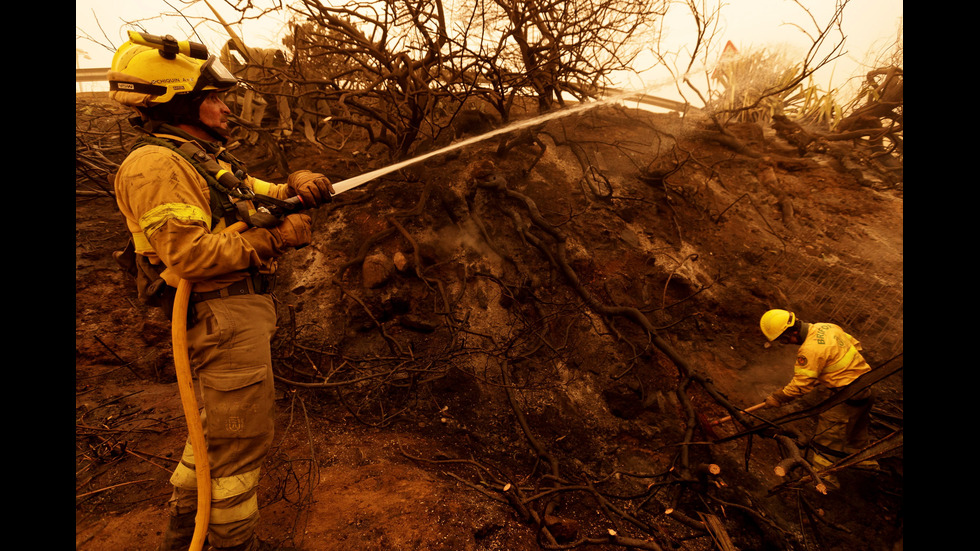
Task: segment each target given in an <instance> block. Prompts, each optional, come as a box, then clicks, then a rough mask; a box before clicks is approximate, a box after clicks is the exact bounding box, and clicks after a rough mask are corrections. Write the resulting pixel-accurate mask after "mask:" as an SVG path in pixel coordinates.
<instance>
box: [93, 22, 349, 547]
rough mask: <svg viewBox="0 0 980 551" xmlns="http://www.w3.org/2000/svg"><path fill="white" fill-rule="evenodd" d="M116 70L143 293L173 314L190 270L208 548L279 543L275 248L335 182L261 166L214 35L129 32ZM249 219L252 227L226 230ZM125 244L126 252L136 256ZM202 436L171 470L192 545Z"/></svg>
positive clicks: (181, 526) (180, 538)
mask: <svg viewBox="0 0 980 551" xmlns="http://www.w3.org/2000/svg"><path fill="white" fill-rule="evenodd" d="M129 38H130V40H129V42H127V43H125V44H123V45H122V46H121V47H120V48H119V50H118V51H117V52H116V54H115V56H114V58H113V60H112V67H111V69H110V70H109V73H108V80H109V84H110V92H109V94H110V97H111V98H112V99H114V100H115V101H118V102H119V103H121V104H123V105H126V106H129V107H132V108H134V109H135V111H136V116H134V117H133V119H131V122H132V124H133V126H134V127H135V128H136V129H137V131H138V132H139V133H140V136H139V138H138V139H137V141H136V143H135V144H134V146H133V149H132V151H131V152H130V153H129V155H128V156H127V157H126V159H125V160H124V161H123V163H122V164H121V166H120V167H119V170H118V172H117V174H116V176H115V182H114V187H115V192H116V201H117V204H118V207H119V210H120V212H121V213H122V214H123V216H124V218H125V220H126V224H127V227H128V229H129V231H130V233H131V234H132V236H131V237H132V240H131V244H130V246H129V247H128V250H129V254H128V259H129V263H130V264H131V265H133V266H134V267H135V270H134V271H135V275H136V279H137V291H138V293H139V296H140V297H141V299H143V300H144V301H146V302H147V303H149V304H154V305H159V306H161V307H163V308H164V309H165V310H166V312H167V313H168V315H169V313H170V311H171V308H172V304H173V297H174V294H175V289H176V287H177V285H178V283H179V282H180V281H181V280H186V281H188V282H191V283H192V285H193V287H192V291H193V292H192V293H191V295H190V299H189V304H188V309H187V310H188V320H187V348H188V352H187V353H188V358H189V363H190V366H191V369H192V371H193V375H194V377H195V378H196V379H197V381H198V383H199V385H200V389H199V395H200V397H201V401H202V406H203V411H202V412H201V422H202V425H203V433H204V435H205V439H206V444H207V446H206V447H207V457H208V461H209V464H210V475H211V508H210V513H209V516H210V523H209V526H208V531H207V544H208V545H209V546H210V547H209V549H230V550H236V551H256V550H259V549H267V548H270V547H268V546H267V544H265V543H264V542H261V541H259V540H258V538H257V536H256V525H257V523H258V520H259V508H258V501H257V495H256V489H257V486H258V481H259V472H260V466H261V465H262V463H263V460H264V459H265V457H266V453H267V451H268V450H269V447H270V444H271V442H272V438H273V427H274V407H275V404H274V390H273V375H272V367H271V351H270V340H271V338H272V335H273V333H274V331H275V328H276V310H275V306H274V304H273V300H272V297H271V295H270V293H271V292H272V278H273V276H274V274H275V270H276V262H277V259H278V258H279V257H280V256H281V255H282V254H284V253H285V252H286V251H289V250H291V249H294V248H298V247H302V246H305V245H307V244H308V243H309V242H310V239H311V219H310V217H309V216H308V215H307V214H303V213H301V212H293V211H295V210H298V209H294V208H293V207H292V206H293V205H297V204H300V203H301V206H302V208H313V207H316V206H318V205H320V204H322V203H325V202H329V201H330V198H331V194H332V193H333V187H332V185H331V183H330V182H329V181H328V180H327V178H325V177H324V176H323V175H321V174H317V173H313V172H310V171H307V170H301V171H298V172H294V173H292V174H290V175H289V177H288V181H287V182H286V183H285V184H276V183H271V182H266V181H262V180H259V179H257V178H254V177H252V176H249V175H248V174H247V172H246V167H245V166H244V164H242V163H241V162H240V161H239V160H237V159H235V158H234V157H233V156H232V155H231V154H230V153H229V152H228V151H227V150H225V145H226V142H227V139H228V136H229V127H228V119H227V116H228V115H229V114H230V112H231V111H230V110H229V108H228V107H227V106H226V105H225V103H224V101H223V99H222V94H223V93H224V92H226V91H229V90H231V89H233V88H235V87H236V86H237V84H238V82H237V80H236V79H235V78H234V77H233V76H232V75H231V74H230V73H229V72H228V71H227V70H226V69H225V68H224V67H223V66H222V65H221V63H220V62H219V61H218V59H217V58H216V57H215V56H213V55H209V54H208V52H207V48H206V47H204V46H203V45H200V44H196V43H192V42H187V41H177V40H176V39H174V38H173V37H171V36H166V37H158V36H153V35H148V34H142V33H136V32H132V31H131V32H130V35H129ZM238 221H246V222H248V223H249V227H248V228H247V229H245V230H243V231H240V232H234V231H230V232H224V233H222V230H223V229H225V228H227V227H228V226H229V225H231V224H233V223H235V222H238ZM125 261H126V255H125V253H124V257H123V258H120V262H121V263H124V264H125ZM194 466H195V458H194V454H193V449H192V447H191V445H190V442H188V444H187V445H186V446H185V448H184V451H183V455H182V457H181V460H180V463H179V464H178V466H177V467H176V469H175V470H174V473H173V476H172V477H171V479H170V480H171V483H172V484H173V487H174V488H173V494H172V496H171V498H170V502H169V509H170V519H169V524H168V527H167V530H166V532H165V534H164V541H163V543H162V545H161V547H160V548H161V549H163V550H176V549H187V547H188V545H189V544H190V542H191V539H192V536H193V534H194V527H195V516H196V512H197V480H196V473H195V470H194Z"/></svg>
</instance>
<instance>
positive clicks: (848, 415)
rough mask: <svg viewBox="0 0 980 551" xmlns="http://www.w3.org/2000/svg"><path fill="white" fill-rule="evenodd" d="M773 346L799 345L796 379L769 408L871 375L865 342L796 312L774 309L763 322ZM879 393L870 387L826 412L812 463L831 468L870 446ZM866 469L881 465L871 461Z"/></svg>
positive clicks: (819, 422) (771, 398)
mask: <svg viewBox="0 0 980 551" xmlns="http://www.w3.org/2000/svg"><path fill="white" fill-rule="evenodd" d="M759 325H760V327H761V329H762V333H763V335H765V337H766V339H767V340H768V341H769V342H778V343H781V344H788V345H799V351H798V352H797V354H796V364H795V366H794V374H793V379H792V380H791V381H790V382H789V384H787V385H786V386H785V387H783V388H782V389H779V390H777V391H775V392H773V393H772V394H771V395H769V396H768V397H767V398H766V405H767V406H769V407H779V406H782V405H784V404H787V403H789V402H791V401H793V400H795V399H796V398H798V397H800V396H802V395H804V394H807V393H809V392H810V391H812V390H814V389H816V388H817V387H819V386H822V387H824V388H827V389H832V390H833V389H840V388H843V387H845V386H847V385H849V384H851V383H852V382H854V380H855V379H857V378H858V377H860V376H861V375H864V374H865V373H867V372H869V371H871V366H869V365H868V362H867V361H865V359H864V357H863V356H862V355H861V350H862V349H861V343H860V342H858V340H857V339H855V338H854V337H852V336H851V335H849V334H847V333H846V332H845V331H844V330H843V329H841V328H840V327H839V326H837V325H834V324H832V323H807V322H804V321H802V320H800V319H799V318H797V317H796V315H795V314H794V313H793V312H790V311H788V310H781V309H774V310H769V311H768V312H766V313H765V314H763V315H762V319H761V320H760V322H759ZM873 401H874V395H873V393H872V389H871V387H868V388H865V389H864V390H862V391H860V392H859V393H857V394H856V395H855V396H853V397H851V398H849V399H847V400H845V401H844V402H843V403H841V404H839V405H837V406H834V407H832V408H830V409H828V410H826V411H824V412H822V413H821V414H820V415H819V417H818V418H817V427H816V433H815V435H814V437H813V440H812V441H811V444H812V447H813V450H814V453H813V456H812V461H813V462H814V463H815V464H816V465H817V466H819V467H827V466H829V465H831V464H833V463H834V462H836V461H837V460H840V459H841V458H843V457H845V456H847V455H850V454H852V453H854V452H856V451H858V450H861V449H863V448H865V447H867V445H868V427H869V425H870V412H871V406H872V402H873ZM862 466H866V467H874V466H876V462H874V461H868V462H865V464H864V465H862Z"/></svg>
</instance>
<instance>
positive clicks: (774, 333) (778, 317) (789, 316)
mask: <svg viewBox="0 0 980 551" xmlns="http://www.w3.org/2000/svg"><path fill="white" fill-rule="evenodd" d="M794 323H796V314H794V313H793V312H790V311H788V310H778V309H775V310H769V311H768V312H766V313H765V314H762V319H761V320H760V321H759V326H760V327H762V334H763V335H765V336H766V339H767V340H768V341H769V342H772V341H774V340H776V339H777V338H779V336H780V335H782V334H783V331H786V330H787V329H789V328H790V327H793V324H794Z"/></svg>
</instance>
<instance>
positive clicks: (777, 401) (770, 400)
mask: <svg viewBox="0 0 980 551" xmlns="http://www.w3.org/2000/svg"><path fill="white" fill-rule="evenodd" d="M791 401H793V399H792V398H790V397H789V396H787V395H785V394H783V392H782V391H781V390H777V391H776V392H773V393H772V394H770V395H769V396H768V397H767V398H766V405H767V406H769V407H771V408H778V407H780V406H782V405H783V404H785V403H787V402H791Z"/></svg>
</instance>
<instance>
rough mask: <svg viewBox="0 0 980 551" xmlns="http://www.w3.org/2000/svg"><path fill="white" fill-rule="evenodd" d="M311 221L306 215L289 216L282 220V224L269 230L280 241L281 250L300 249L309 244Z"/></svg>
mask: <svg viewBox="0 0 980 551" xmlns="http://www.w3.org/2000/svg"><path fill="white" fill-rule="evenodd" d="M312 223H313V219H311V218H310V217H309V215H307V214H303V213H296V214H290V215H288V216H286V217H285V218H283V219H282V223H281V224H279V225H278V226H276V227H274V228H272V229H271V230H269V231H270V232H272V234H273V235H275V236H276V237H277V238H278V239H279V240H280V241H282V245H281V247H282V248H284V249H285V248H288V247H292V248H296V249H301V248H303V247H305V246H307V245H309V244H310V240H311V239H312V237H313V232H312V230H311V229H310V226H311V224H312Z"/></svg>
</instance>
